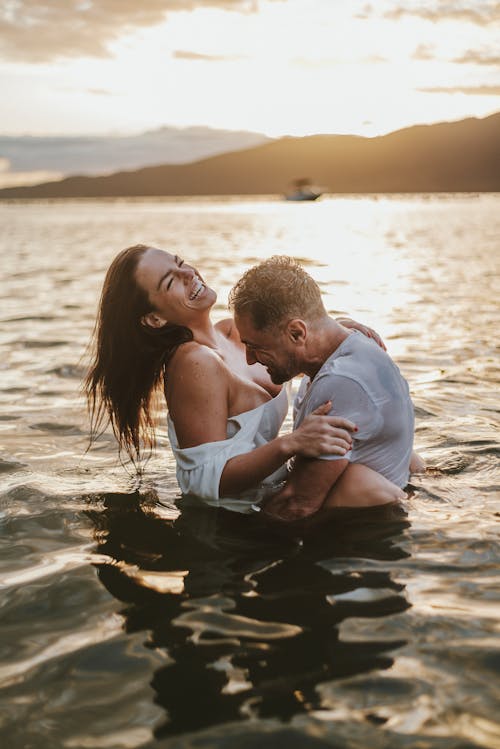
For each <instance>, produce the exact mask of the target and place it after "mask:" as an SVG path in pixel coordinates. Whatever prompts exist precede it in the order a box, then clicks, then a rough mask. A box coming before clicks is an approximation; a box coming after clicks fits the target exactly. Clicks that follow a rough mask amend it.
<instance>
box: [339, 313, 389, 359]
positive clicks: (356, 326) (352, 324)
mask: <svg viewBox="0 0 500 749" xmlns="http://www.w3.org/2000/svg"><path fill="white" fill-rule="evenodd" d="M337 322H338V323H340V325H343V326H344V328H350V329H351V330H359V332H360V333H363V335H365V336H366V337H367V338H373V340H374V341H375V343H376V344H377V345H378V346H380V348H381V349H384V351H387V347H386V345H385V343H384V342H383V340H382V339H381V337H380V336H379V334H378V333H377V331H376V330H373V328H369V327H368V325H362V324H361V323H360V322H356V320H351V318H350V317H338V318H337Z"/></svg>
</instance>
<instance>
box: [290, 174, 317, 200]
mask: <svg viewBox="0 0 500 749" xmlns="http://www.w3.org/2000/svg"><path fill="white" fill-rule="evenodd" d="M322 194H323V193H322V191H321V190H320V189H319V188H317V187H314V186H313V184H312V183H311V180H310V179H308V178H306V177H304V178H302V179H296V180H294V181H293V183H292V189H291V191H290V192H287V193H285V195H284V198H285V200H296V201H302V200H317V199H318V198H319V197H321V195H322Z"/></svg>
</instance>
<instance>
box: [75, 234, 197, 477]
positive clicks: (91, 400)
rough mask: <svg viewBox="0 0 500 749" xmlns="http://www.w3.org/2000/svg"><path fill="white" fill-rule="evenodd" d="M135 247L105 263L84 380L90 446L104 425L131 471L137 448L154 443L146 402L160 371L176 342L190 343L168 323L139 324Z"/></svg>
mask: <svg viewBox="0 0 500 749" xmlns="http://www.w3.org/2000/svg"><path fill="white" fill-rule="evenodd" d="M148 249H149V247H148V246H146V245H142V244H138V245H134V246H133V247H127V249H125V250H122V252H120V253H119V254H118V255H117V256H116V257H115V259H114V260H113V262H112V263H111V265H110V267H109V269H108V272H107V273H106V278H105V279H104V284H103V288H102V293H101V299H100V302H99V312H98V316H97V320H96V325H95V329H94V337H93V344H94V346H93V348H94V351H93V360H92V364H91V367H90V370H89V372H88V374H87V376H86V378H85V381H84V392H85V394H86V396H87V402H88V407H89V412H90V421H91V434H90V441H91V443H92V442H93V441H94V440H95V439H96V437H97V436H98V435H99V434H100V433H101V432H102V431H103V429H104V428H105V426H106V424H107V423H108V422H109V423H111V426H112V428H113V432H114V434H115V437H116V439H117V440H118V445H119V450H120V453H121V451H122V450H125V451H126V452H127V453H128V455H129V457H130V458H131V460H132V461H133V463H134V465H136V467H137V466H138V464H139V462H140V460H141V458H142V456H143V448H144V447H147V448H149V452H150V451H151V449H152V448H153V447H154V444H155V427H154V419H153V416H152V413H151V408H152V398H153V395H154V394H155V392H157V391H158V389H159V386H160V385H163V386H164V378H165V369H166V365H167V364H168V361H169V359H170V357H171V356H172V354H173V353H174V351H175V350H176V349H177V347H178V346H180V344H181V343H185V342H186V341H191V340H193V334H192V332H191V330H190V329H189V328H186V327H183V326H181V325H172V324H169V323H168V322H167V323H166V324H165V325H164V326H163V327H161V328H155V329H153V328H150V327H147V326H145V325H143V324H142V322H141V318H142V317H143V316H144V315H146V314H147V313H148V312H151V311H153V310H152V305H151V303H150V301H149V299H148V295H147V292H146V291H145V290H144V289H142V288H141V287H140V286H139V284H138V283H137V281H136V278H135V273H136V269H137V265H138V263H139V261H140V259H141V257H142V256H143V254H144V253H145V252H146V250H148Z"/></svg>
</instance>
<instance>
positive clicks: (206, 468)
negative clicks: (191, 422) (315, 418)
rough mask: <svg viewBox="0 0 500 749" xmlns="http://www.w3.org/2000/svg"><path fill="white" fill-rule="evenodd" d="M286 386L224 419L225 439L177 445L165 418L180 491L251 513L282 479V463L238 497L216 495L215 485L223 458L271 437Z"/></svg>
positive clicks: (280, 418) (278, 423) (284, 405)
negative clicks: (260, 402)
mask: <svg viewBox="0 0 500 749" xmlns="http://www.w3.org/2000/svg"><path fill="white" fill-rule="evenodd" d="M289 392H290V389H289V387H287V386H284V387H283V388H282V390H281V392H280V393H279V395H277V396H276V397H275V398H272V399H271V400H268V401H266V402H265V403H262V404H261V405H260V406H257V408H253V409H252V410H251V411H245V413H242V414H239V415H238V416H231V417H230V418H229V419H228V420H227V430H226V435H227V439H225V440H218V441H216V442H206V443H204V444H202V445H196V446H195V447H186V448H180V447H179V443H178V441H177V435H176V433H175V426H174V423H173V421H172V419H171V418H170V416H169V417H168V436H169V440H170V445H171V448H172V452H173V453H174V456H175V461H176V475H177V482H178V484H179V487H180V489H181V491H182V492H183V494H191V495H196V497H197V498H200V499H202V500H203V501H204V502H205V504H208V505H212V506H214V507H223V508H225V509H227V510H233V511H235V512H245V513H248V512H253V511H254V510H253V508H252V505H257V504H258V503H259V502H261V501H262V500H263V499H264V497H265V496H267V495H268V494H269V493H271V492H273V491H275V490H276V487H277V486H279V485H280V484H281V482H282V481H284V480H285V478H286V466H283V467H282V468H280V469H278V470H277V471H275V472H274V473H273V474H271V475H270V476H268V477H267V478H266V479H265V480H264V481H263V482H262V483H261V484H260V485H259V486H257V487H254V488H252V489H250V490H248V491H246V492H244V493H242V494H241V495H240V496H239V497H234V498H232V497H220V496H219V484H220V479H221V476H222V471H223V470H224V466H225V465H226V463H227V461H228V460H230V459H231V458H234V457H236V456H237V455H243V454H244V453H248V452H251V451H252V450H255V448H256V447H259V446H260V445H265V444H266V443H267V442H270V440H272V439H274V438H275V437H276V436H277V435H278V432H279V430H280V427H281V425H282V423H283V421H284V419H285V417H286V415H287V412H288V395H289Z"/></svg>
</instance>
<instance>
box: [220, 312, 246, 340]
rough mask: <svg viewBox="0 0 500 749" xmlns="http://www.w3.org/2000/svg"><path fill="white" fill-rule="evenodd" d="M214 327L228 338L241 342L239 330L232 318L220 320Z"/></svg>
mask: <svg viewBox="0 0 500 749" xmlns="http://www.w3.org/2000/svg"><path fill="white" fill-rule="evenodd" d="M214 327H215V328H216V329H217V330H219V331H220V332H221V333H223V335H225V336H226V338H231V339H234V338H236V339H237V340H238V341H239V340H240V336H239V333H238V328H237V327H236V325H235V324H234V320H233V318H232V317H226V318H225V319H224V320H219V322H218V323H216V324H215V326H214Z"/></svg>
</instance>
